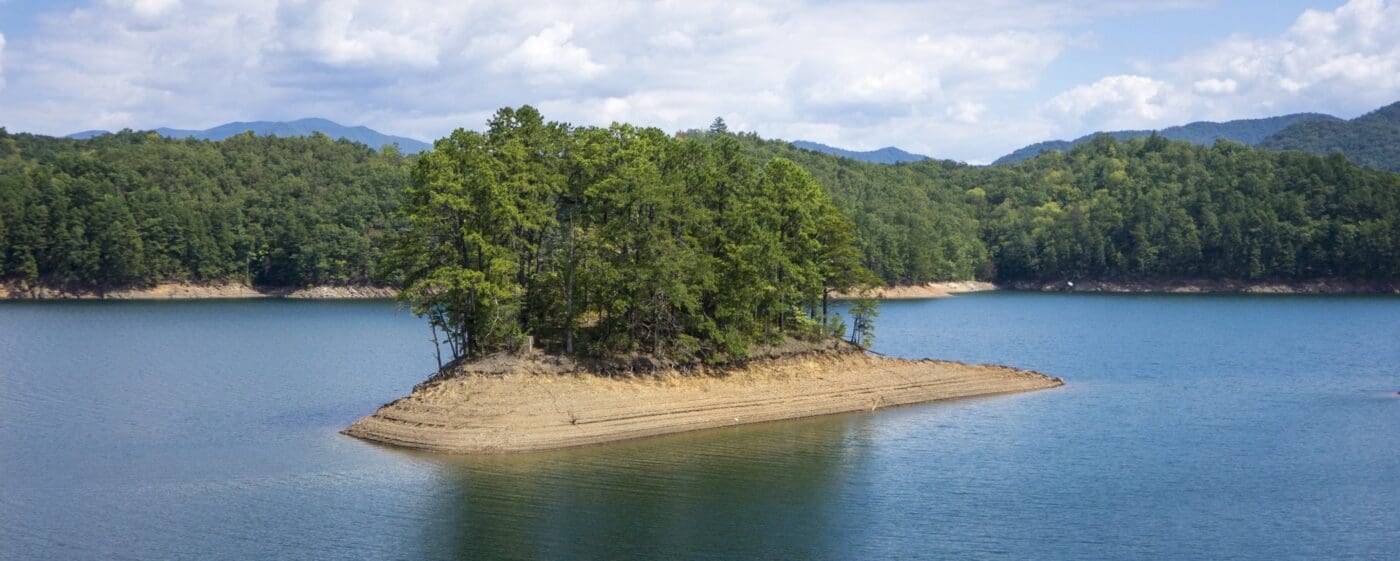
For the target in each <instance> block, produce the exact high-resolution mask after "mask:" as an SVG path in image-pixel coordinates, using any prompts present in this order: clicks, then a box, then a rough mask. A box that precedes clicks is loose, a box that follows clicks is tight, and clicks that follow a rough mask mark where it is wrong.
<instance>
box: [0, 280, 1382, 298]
mask: <svg viewBox="0 0 1400 561" xmlns="http://www.w3.org/2000/svg"><path fill="white" fill-rule="evenodd" d="M1070 283H1073V285H1071V284H1070ZM1000 290H1019V291H1028V292H1109V293H1140V294H1154V293H1161V294H1400V281H1355V280H1339V279H1323V280H1313V281H1291V282H1274V281H1234V280H1208V279H1182V280H1164V281H1103V280H1073V281H1012V282H1008V283H1000V284H997V283H991V282H986V281H946V282H930V283H924V284H913V285H892V286H884V287H880V288H877V289H875V290H874V291H873V292H872V293H871V295H872V296H874V297H877V298H880V299H883V300H924V299H930V298H946V297H949V296H955V295H958V294H965V293H970V292H990V291H1000ZM397 295H398V289H397V288H393V287H387V286H371V285H353V286H311V287H301V288H291V287H253V286H249V285H246V284H242V283H223V284H195V283H160V284H156V285H153V286H147V287H122V288H114V289H110V290H107V291H104V292H99V291H97V290H94V289H88V288H65V287H54V286H45V285H40V286H36V287H27V286H22V285H19V284H16V283H0V300H206V299H209V300H217V299H237V298H289V299H310V300H367V299H384V298H394V297H395V296H397ZM859 297H860V296H859V295H856V294H843V293H835V294H832V295H831V298H832V299H833V300H853V299H856V298H859Z"/></svg>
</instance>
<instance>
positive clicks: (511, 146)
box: [344, 106, 1062, 453]
mask: <svg viewBox="0 0 1400 561" xmlns="http://www.w3.org/2000/svg"><path fill="white" fill-rule="evenodd" d="M712 128H713V129H715V130H717V131H718V130H722V128H723V123H722V122H716V124H715V126H714V127H712ZM411 175H412V181H411V184H410V185H409V187H408V188H407V190H406V197H405V201H404V203H403V205H402V207H401V210H402V215H401V216H402V220H403V223H404V225H403V228H402V229H401V230H400V231H399V232H397V233H396V234H395V235H394V236H393V237H391V239H389V241H388V249H387V251H386V258H385V260H384V262H383V264H382V267H381V268H382V269H383V273H384V274H385V275H386V276H388V277H389V278H390V279H391V280H392V281H394V283H395V285H396V286H400V287H402V290H401V292H400V293H399V299H400V300H401V301H403V302H404V303H405V304H406V305H408V306H409V307H410V309H411V310H412V311H413V312H414V313H415V314H418V315H420V316H422V317H424V318H426V319H427V320H428V322H427V323H428V327H429V328H430V332H431V334H432V341H433V342H434V345H435V349H436V352H437V359H438V370H437V372H436V373H435V374H433V375H432V377H431V378H429V380H428V381H426V382H424V383H422V384H419V385H418V386H417V387H415V388H414V389H413V392H412V393H411V394H410V395H408V396H407V397H404V398H402V399H399V400H397V401H394V402H392V403H389V404H387V405H385V406H384V407H381V408H380V409H379V410H378V411H377V412H375V413H373V414H371V415H369V416H368V417H365V418H363V419H360V420H359V421H357V422H355V423H354V424H353V425H352V426H350V427H349V428H348V429H346V430H345V431H344V432H345V434H348V435H351V436H355V437H359V438H364V439H367V440H372V441H376V442H382V443H386V444H393V445H397V446H405V447H411V448H419V449H424V450H432V451H438V452H452V453H501V452H524V451H533V450H545V449H552V448H563V447H571V446H582V445H588V444H597V443H602V442H610V441H614V440H622V439H631V438H640V437H647V436H655V435H661V434H669V433H677V432H685V431H692V430H699V429H710V428H718V427H726V426H732V425H740V424H748V423H758V422H765V421H776V420H782V419H793V418H799V417H810V416H816V415H827V414H834V413H846V412H852V411H870V410H874V409H879V408H881V407H888V406H893V405H905V404H910V403H921V402H927V401H934V400H940V399H952V398H960V397H971V396H979V395H991V394H1000V393H1008V392H1019V391H1029V390H1035V389H1042V388H1049V387H1054V386H1057V385H1060V384H1062V382H1061V381H1060V380H1059V379H1057V378H1053V377H1050V376H1045V375H1042V374H1038V373H1034V372H1028V371H1022V370H1017V369H1013V368H1006V367H1001V366H977V365H968V364H960V363H953V362H939V361H932V360H905V359H897V358H888V357H883V356H879V355H877V354H874V353H872V352H871V351H869V350H868V349H869V348H870V347H871V344H872V342H873V339H874V336H875V329H874V326H875V318H876V317H877V316H878V315H879V313H878V298H877V297H876V296H878V294H876V292H875V291H876V289H877V288H878V286H879V285H880V284H881V279H880V278H879V277H878V276H877V275H874V274H872V273H871V272H870V271H869V270H868V269H867V268H866V267H865V266H864V265H863V264H862V263H861V257H860V255H861V254H860V250H859V248H858V247H857V246H856V243H855V230H854V224H853V223H852V222H851V220H850V219H849V218H848V217H847V216H846V215H845V214H844V213H843V212H842V211H841V209H840V208H839V207H838V206H836V204H835V203H834V202H833V201H832V200H831V198H830V197H829V196H828V195H827V194H826V192H825V191H824V190H823V189H822V187H821V185H820V184H819V183H818V182H817V181H816V180H815V179H813V177H812V176H811V174H809V173H808V172H807V171H805V170H803V169H802V168H801V167H799V166H797V165H795V164H794V163H793V162H791V161H789V160H787V159H784V158H775V159H772V160H769V161H766V162H764V161H761V160H759V159H756V158H754V157H753V156H751V155H750V154H748V153H747V152H746V151H745V150H744V149H743V147H742V145H740V144H739V143H738V141H737V140H736V139H735V138H733V137H731V136H727V135H716V136H712V137H706V138H700V139H697V138H686V137H680V138H678V137H674V136H670V135H667V134H665V133H663V132H661V131H659V130H655V129H642V128H637V127H632V126H630V125H623V124H616V125H613V126H611V127H608V128H590V127H573V126H569V125H564V124H560V123H554V122H546V121H544V119H543V118H542V117H541V116H540V114H539V113H538V112H537V111H536V110H535V109H534V108H531V107H528V106H526V107H522V108H519V109H510V108H506V109H502V110H501V111H500V112H498V113H497V114H496V116H495V117H494V118H492V119H491V121H490V122H489V123H488V124H487V127H486V131H485V132H474V131H465V130H460V129H459V130H457V131H455V132H453V133H452V135H451V136H449V137H448V138H445V139H443V140H440V141H438V143H437V144H436V146H435V147H434V149H433V150H432V151H431V152H428V153H425V154H424V155H422V157H420V158H419V159H418V161H417V162H416V163H415V164H414V168H413V171H412V174H411ZM850 297H854V298H855V299H854V300H850V301H841V302H837V301H836V300H837V299H838V298H850ZM843 314H844V316H843Z"/></svg>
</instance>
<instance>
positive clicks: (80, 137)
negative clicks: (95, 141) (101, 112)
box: [65, 129, 112, 140]
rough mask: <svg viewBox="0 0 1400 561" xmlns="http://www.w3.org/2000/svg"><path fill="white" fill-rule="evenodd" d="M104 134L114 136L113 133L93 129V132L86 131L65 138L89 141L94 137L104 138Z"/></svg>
mask: <svg viewBox="0 0 1400 561" xmlns="http://www.w3.org/2000/svg"><path fill="white" fill-rule="evenodd" d="M104 134H112V133H111V132H110V131H104V130H97V129H92V130H85V131H82V132H75V133H73V134H70V135H68V136H67V137H65V138H73V139H77V140H87V139H89V138H92V137H94V136H102V135H104Z"/></svg>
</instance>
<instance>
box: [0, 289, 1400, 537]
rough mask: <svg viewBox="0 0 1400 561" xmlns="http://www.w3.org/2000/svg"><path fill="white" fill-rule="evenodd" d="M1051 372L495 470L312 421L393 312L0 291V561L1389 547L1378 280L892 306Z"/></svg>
mask: <svg viewBox="0 0 1400 561" xmlns="http://www.w3.org/2000/svg"><path fill="white" fill-rule="evenodd" d="M876 333H877V340H876V343H875V349H876V350H877V351H879V352H882V353H886V354H891V355H899V356H908V357H924V356H930V357H937V358H946V359H954V360H962V361H970V362H995V363H1001V364H1009V365H1013V366H1018V367H1024V368H1031V369H1036V370H1040V371H1043V372H1046V373H1049V374H1052V375H1056V376H1061V377H1063V378H1065V379H1066V381H1067V383H1068V385H1067V386H1066V387H1064V388H1060V389H1055V390H1048V391H1043V392H1037V393H1031V394H1020V395H1013V396H1006V397H996V398H982V399H972V400H964V401H956V402H948V403H937V404H927V405H916V406H910V407H903V408H896V409H889V410H882V411H879V412H876V413H873V414H851V415H841V416H834V417H823V418H817V419H807V420H799V421H788V422H781V423H774V424H767V425H758V426H748V427H741V428H737V429H728V430H719V431H708V432H699V433H691V434H684V435H674V436H668V437H660V438H654V439H648V440H641V441H633V442H626V443H619V444H612V445H604V446H597V447H591V448H584V449H578V450H566V451H558V452H547V453H538V454H529V455H518V456H496V457H449V456H438V455H433V454H425V453H415V452H406V451H401V450H396V449H392V448H388V447H383V446H378V445H374V444H370V443H366V442H362V441H359V440H356V439H353V438H349V437H345V436H342V435H340V434H338V433H337V431H338V430H339V429H341V428H343V427H344V426H346V425H347V424H348V423H350V422H351V421H353V420H354V419H356V418H357V417H359V416H361V415H364V414H367V413H370V412H372V411H373V410H374V409H375V408H376V407H377V406H379V405H380V404H382V403H384V402H387V401H390V400H392V399H395V398H398V397H400V396H402V395H404V394H406V393H407V392H408V391H409V389H410V388H411V387H412V385H413V384H414V383H416V382H419V381H421V380H422V379H423V378H425V377H426V376H427V375H428V373H429V371H430V370H431V369H432V368H433V366H434V359H433V355H432V345H431V343H430V338H431V333H429V330H428V327H427V325H426V324H425V323H424V322H423V321H421V320H419V319H417V318H414V317H413V316H411V315H409V314H407V313H406V312H401V311H396V310H395V307H394V304H393V303H391V302H379V301H374V302H333V301H320V302H317V301H277V300H252V301H201V302H38V303H33V302H27V303H26V302H3V303H0V559H16V560H19V559H24V560H29V559H75V560H80V559H200V560H214V559H240V560H241V559H407V560H417V559H497V558H511V559H633V558H677V559H895V558H930V559H937V558H948V559H1032V558H1033V559H1064V560H1071V559H1074V560H1078V559H1153V558H1161V559H1258V560H1280V559H1319V558H1328V559H1397V558H1400V397H1398V396H1397V394H1396V392H1397V391H1400V298H1396V297H1337V296H1326V297H1324V296H1193V295H1156V296H1145V295H1078V294H1034V293H986V294H975V295H966V296H960V297H956V298H950V299H944V300H931V301H911V302H890V303H887V304H885V305H884V306H883V307H882V309H881V314H880V317H879V319H878V322H877V330H876Z"/></svg>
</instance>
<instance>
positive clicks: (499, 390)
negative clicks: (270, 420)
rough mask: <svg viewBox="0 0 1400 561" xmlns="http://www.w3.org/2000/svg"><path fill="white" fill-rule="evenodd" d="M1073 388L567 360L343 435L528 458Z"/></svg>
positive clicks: (473, 382) (863, 369)
mask: <svg viewBox="0 0 1400 561" xmlns="http://www.w3.org/2000/svg"><path fill="white" fill-rule="evenodd" d="M1062 383H1063V382H1061V381H1060V380H1059V379H1058V378H1052V377H1049V376H1045V375H1042V374H1038V373H1035V372H1029V371H1025V370H1017V369H1013V368H1006V367H1001V366H985V365H969V364H963V363H958V362H943V361H931V360H923V361H912V360H900V359H892V358H882V357H876V356H872V355H867V354H865V353H863V352H859V351H851V350H849V349H846V350H830V351H826V352H811V353H805V354H801V355H796V356H789V357H783V358H765V359H758V360H753V361H750V362H748V363H745V364H744V365H742V366H736V367H731V368H728V369H725V370H723V371H722V372H696V371H691V372H688V373H682V372H678V371H662V372H656V373H652V374H649V375H645V376H635V377H606V376H599V375H595V374H589V373H585V372H581V371H580V370H579V369H578V368H577V367H576V366H575V365H573V364H572V363H571V362H569V361H567V360H566V359H558V358H551V357H542V356H535V357H532V358H529V359H520V358H514V357H511V358H510V359H507V360H505V361H504V362H503V361H502V359H500V358H499V357H498V358H496V359H492V360H488V361H485V364H483V365H482V367H481V368H474V367H473V366H472V365H466V366H463V367H459V368H458V370H457V371H456V372H454V373H453V374H452V375H450V376H444V377H435V379H434V380H433V381H430V382H427V383H424V384H420V385H419V386H418V387H416V388H414V390H413V393H412V394H410V395H409V396H408V397H405V398H403V399H399V400H397V401H395V402H393V403H390V404H387V405H385V406H384V407H382V408H380V409H379V411H377V412H375V413H374V414H373V415H370V416H368V417H365V418H363V419H360V420H359V421H356V422H355V423H354V424H353V425H351V426H350V428H348V429H346V430H345V431H344V433H345V434H348V435H350V436H355V437H359V438H364V439H367V440H372V441H376V442H381V443H386V444H393V445H397V446H405V447H409V448H419V449H424V450H432V451H438V452H449V453H471V454H489V453H505V452H525V451H533V450H546V449H552V448H566V447H572V446H583V445H589V444H598V443H603V442H610V441H615V440H625V439H632V438H642V437H647V436H655V435H662V434H670V433H678V432H686V431H693V430H701V429H712V428H719V427H728V426H734V425H741V424H748V423H760V422H766V421H777V420H782V419H795V418H799V417H811V416H816V415H829V414H834V413H845V412H852V411H872V410H875V409H878V408H882V407H891V406H895V405H906V404H911V403H921V402H927V401H936V400H943V399H954V398H961V397H971V396H980V395H992V394H1000V393H1009V392H1022V391H1030V390H1038V389H1044V388H1051V387H1055V386H1059V385H1062Z"/></svg>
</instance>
